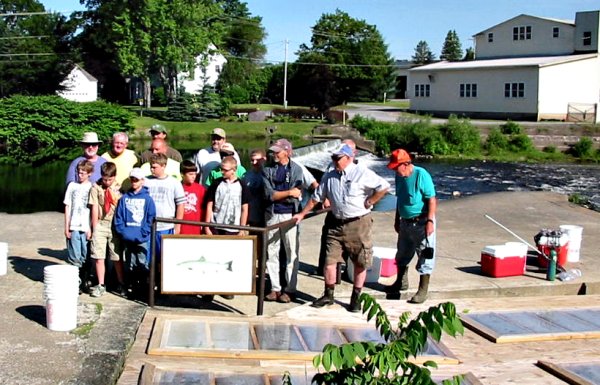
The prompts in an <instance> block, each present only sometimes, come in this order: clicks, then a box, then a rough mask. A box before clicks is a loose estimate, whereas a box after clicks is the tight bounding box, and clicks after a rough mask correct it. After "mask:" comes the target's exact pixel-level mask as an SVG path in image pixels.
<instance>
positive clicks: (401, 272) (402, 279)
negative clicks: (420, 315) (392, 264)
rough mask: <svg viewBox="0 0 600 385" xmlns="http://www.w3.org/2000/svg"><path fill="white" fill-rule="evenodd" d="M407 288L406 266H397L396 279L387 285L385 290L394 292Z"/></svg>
mask: <svg viewBox="0 0 600 385" xmlns="http://www.w3.org/2000/svg"><path fill="white" fill-rule="evenodd" d="M404 290H408V266H400V267H398V274H397V275H396V281H395V282H394V283H393V284H391V285H390V286H387V287H386V288H385V291H386V292H387V293H394V292H397V291H404Z"/></svg>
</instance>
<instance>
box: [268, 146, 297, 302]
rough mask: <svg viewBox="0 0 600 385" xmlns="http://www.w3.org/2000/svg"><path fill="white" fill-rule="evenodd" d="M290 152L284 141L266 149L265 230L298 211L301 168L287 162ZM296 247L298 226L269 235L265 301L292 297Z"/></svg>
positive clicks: (290, 298) (294, 289)
mask: <svg viewBox="0 0 600 385" xmlns="http://www.w3.org/2000/svg"><path fill="white" fill-rule="evenodd" d="M291 151H292V144H291V143H290V142H289V141H288V140H287V139H279V140H277V141H276V142H275V143H274V144H273V145H272V146H271V147H269V152H270V153H271V154H272V156H273V158H274V160H275V163H274V164H272V165H269V166H268V167H265V168H264V170H263V182H264V186H265V199H266V201H267V211H266V214H265V220H266V223H267V226H270V225H273V224H276V223H280V222H284V221H287V220H289V219H291V218H292V216H293V215H294V214H296V213H298V212H299V211H300V201H301V198H302V182H303V172H302V168H301V167H300V166H299V165H298V164H297V163H295V162H293V161H292V160H291V159H290V158H289V154H290V153H291ZM297 243H298V226H292V227H285V228H279V229H276V230H271V231H269V240H268V245H267V253H268V258H267V271H268V273H269V278H270V280H271V292H270V293H269V294H267V295H266V296H265V300H266V301H278V302H282V303H288V302H290V301H291V300H292V299H293V297H294V296H295V294H296V285H297V281H298V267H299V260H298V247H297ZM281 247H283V249H284V251H285V257H286V264H285V265H286V270H285V278H286V281H287V286H286V287H285V291H283V285H282V284H281V282H280V279H279V251H280V248H281Z"/></svg>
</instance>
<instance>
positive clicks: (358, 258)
mask: <svg viewBox="0 0 600 385" xmlns="http://www.w3.org/2000/svg"><path fill="white" fill-rule="evenodd" d="M372 228H373V218H372V217H371V215H370V214H367V215H364V216H362V217H360V218H359V219H356V220H353V221H350V222H343V221H339V220H337V219H333V220H332V221H331V225H330V226H329V228H328V229H327V248H326V249H327V257H326V258H325V264H326V265H331V264H334V263H338V262H344V259H343V258H342V255H346V256H348V258H350V260H351V261H352V262H353V263H354V264H355V265H356V266H359V267H365V268H369V267H371V264H372V263H373V241H372Z"/></svg>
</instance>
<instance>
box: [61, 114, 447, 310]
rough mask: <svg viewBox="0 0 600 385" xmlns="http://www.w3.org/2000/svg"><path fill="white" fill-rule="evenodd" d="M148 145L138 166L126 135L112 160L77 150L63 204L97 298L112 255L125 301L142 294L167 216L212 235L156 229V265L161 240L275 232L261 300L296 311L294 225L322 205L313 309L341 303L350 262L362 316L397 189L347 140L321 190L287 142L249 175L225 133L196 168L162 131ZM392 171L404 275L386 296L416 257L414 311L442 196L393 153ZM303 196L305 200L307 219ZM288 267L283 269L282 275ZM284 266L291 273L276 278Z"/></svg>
mask: <svg viewBox="0 0 600 385" xmlns="http://www.w3.org/2000/svg"><path fill="white" fill-rule="evenodd" d="M151 134H152V136H153V139H152V144H151V146H150V149H149V150H148V151H146V152H144V153H143V154H142V155H141V157H140V158H139V159H138V157H137V156H136V155H135V153H134V152H133V151H131V150H127V149H126V147H127V141H128V140H127V135H126V134H125V133H116V134H114V136H113V140H112V146H111V150H110V151H108V152H107V153H105V154H103V155H102V156H101V157H99V156H97V154H96V152H97V150H98V145H99V144H100V142H99V141H98V138H97V135H96V134H95V133H85V134H84V137H83V139H82V141H81V144H82V147H83V151H84V154H83V156H81V157H79V158H77V159H75V160H74V161H73V162H72V164H71V166H70V167H69V172H68V174H67V183H68V185H67V192H66V194H65V201H64V203H65V235H66V237H67V245H68V253H69V259H68V260H69V262H70V263H72V264H74V265H76V266H80V267H82V266H84V263H85V262H86V258H87V255H88V248H87V242H88V241H91V247H90V248H89V255H90V258H91V260H93V261H95V267H96V275H97V280H98V284H97V285H96V286H94V287H93V288H92V290H91V295H92V296H96V297H97V296H101V295H102V294H103V293H104V292H105V291H106V289H105V284H104V275H105V272H104V266H105V265H104V260H105V258H106V257H107V256H108V257H109V258H110V259H111V260H113V261H114V265H115V272H116V277H117V280H118V289H117V290H118V292H120V293H121V294H126V293H127V290H128V287H129V290H131V285H132V284H139V285H141V286H143V284H144V283H145V282H146V280H145V277H147V275H148V267H149V262H150V257H151V253H150V252H149V244H150V234H151V225H152V222H153V221H154V219H155V217H161V218H173V219H176V220H184V221H191V222H208V223H214V224H215V225H210V226H205V227H204V228H202V227H201V226H199V225H197V224H189V222H188V223H183V224H179V223H165V222H160V221H159V223H157V239H156V247H157V250H156V252H155V254H154V255H156V256H157V257H158V258H159V257H160V239H161V237H162V236H163V235H165V234H209V235H230V236H235V235H246V234H247V232H246V231H245V230H244V227H245V226H257V227H265V226H271V225H277V226H275V228H274V229H272V230H270V231H269V234H268V244H267V245H266V248H267V261H266V269H267V273H268V275H269V279H270V283H271V290H270V292H268V293H267V294H266V295H265V300H267V301H277V302H281V303H287V302H290V301H292V300H294V298H295V296H296V290H297V277H298V267H299V257H298V251H299V226H298V224H299V223H300V221H301V220H302V219H303V218H304V217H305V216H306V215H307V214H308V213H309V212H310V211H311V210H313V209H314V208H315V206H317V205H322V206H323V207H329V208H330V212H329V213H328V215H327V218H326V220H325V223H324V226H323V242H322V247H323V249H324V250H323V252H322V254H323V262H322V264H323V275H324V278H325V279H324V281H325V288H324V293H323V296H321V297H320V298H318V299H316V300H315V301H314V302H313V304H312V305H313V306H315V307H323V306H326V305H331V304H333V303H334V288H335V283H336V275H337V274H336V270H337V269H336V267H337V265H338V263H339V262H342V261H345V260H349V261H350V262H351V263H353V264H354V269H353V270H354V277H353V278H354V279H353V282H354V288H353V291H352V296H351V300H350V305H349V310H350V311H352V312H356V311H359V310H360V303H359V296H360V293H361V290H362V288H363V286H364V283H365V279H366V270H367V268H369V267H370V266H371V263H372V260H373V245H372V225H373V219H372V217H371V215H370V212H371V210H372V208H373V206H374V205H375V204H376V203H377V202H378V201H379V200H380V199H382V198H383V197H384V196H385V195H386V194H387V192H388V190H389V188H390V184H389V183H388V182H387V181H386V180H385V179H384V178H382V177H381V176H380V175H378V174H376V173H375V172H373V171H372V170H370V169H369V168H367V167H366V166H364V165H362V164H360V163H358V162H357V161H356V159H355V151H356V149H355V148H356V146H355V144H354V142H353V141H352V140H345V141H343V143H342V145H341V146H340V147H339V148H338V149H336V150H335V151H334V152H333V153H332V154H331V160H332V164H331V166H330V167H329V169H328V171H327V172H326V173H325V174H324V175H323V178H322V179H321V181H320V183H319V182H317V181H316V180H315V178H314V177H313V176H312V174H311V173H310V172H309V171H308V170H307V169H306V168H305V167H304V166H302V165H301V164H299V163H296V162H295V161H293V160H292V152H293V149H292V143H291V142H290V141H289V140H286V139H279V140H277V141H275V142H274V143H273V144H272V145H271V146H270V147H269V148H268V149H267V150H266V151H265V150H263V149H255V150H252V151H251V152H250V154H249V158H250V164H251V167H250V168H249V169H248V170H246V169H245V168H244V167H243V166H242V165H241V162H240V158H239V155H238V153H237V152H236V150H235V148H234V146H233V145H232V144H231V143H229V142H227V136H226V133H225V131H224V130H223V129H221V128H215V129H214V130H213V131H212V133H211V145H210V146H208V147H207V148H204V149H201V150H200V151H198V152H197V153H196V154H195V155H194V157H193V159H191V160H183V159H182V158H181V154H179V153H178V152H177V151H176V150H174V149H172V148H171V147H169V146H168V145H167V143H166V129H165V128H164V126H160V125H158V126H153V128H152V130H151ZM178 159H179V160H178ZM142 162H143V163H142ZM138 166H140V167H138ZM388 168H390V169H391V170H394V171H395V173H396V179H395V185H396V186H395V187H396V195H397V208H396V215H395V223H394V230H395V231H396V232H397V233H398V240H397V255H396V261H397V264H398V275H397V280H396V282H394V283H393V284H392V285H391V286H388V287H387V288H386V291H387V292H388V298H397V299H399V298H400V291H403V290H407V289H408V264H409V263H410V262H411V260H412V259H413V257H414V256H415V254H416V255H417V257H418V262H417V270H418V272H419V274H420V282H419V289H418V291H417V293H416V294H415V295H414V296H413V297H412V298H411V299H410V300H409V302H413V303H422V302H424V301H425V300H426V298H427V292H428V286H429V279H430V276H431V273H432V271H433V268H434V263H435V213H436V197H435V195H436V193H435V188H434V185H433V181H432V178H431V176H430V174H429V173H428V172H427V171H426V170H425V169H424V168H421V167H418V166H415V165H413V164H412V160H411V157H410V155H409V154H408V153H407V152H406V151H405V150H402V149H398V150H395V151H394V152H393V153H392V155H391V158H390V161H389V164H388ZM303 196H304V197H307V198H309V199H308V201H307V203H306V205H305V206H304V208H302V207H301V202H302V198H303ZM219 225H221V226H219ZM281 257H283V258H285V262H284V263H283V264H280V258H281ZM123 261H126V262H127V263H126V265H124V263H123ZM282 265H283V268H284V271H282V272H280V266H282ZM208 297H209V298H211V299H212V296H208ZM224 297H225V298H233V296H224Z"/></svg>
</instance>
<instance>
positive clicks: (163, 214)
mask: <svg viewBox="0 0 600 385" xmlns="http://www.w3.org/2000/svg"><path fill="white" fill-rule="evenodd" d="M144 186H146V187H147V188H148V192H149V193H150V196H151V197H152V200H153V201H154V205H155V206H156V217H157V218H159V217H160V218H175V213H176V210H177V206H178V205H183V204H185V201H186V199H185V192H184V191H183V186H182V185H181V182H179V181H178V180H176V179H175V178H173V177H170V176H166V177H164V178H162V179H159V178H155V177H153V176H150V177H147V178H146V180H145V182H144ZM174 227H175V224H173V223H166V222H158V223H157V224H156V230H158V231H163V230H169V229H172V228H174Z"/></svg>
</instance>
